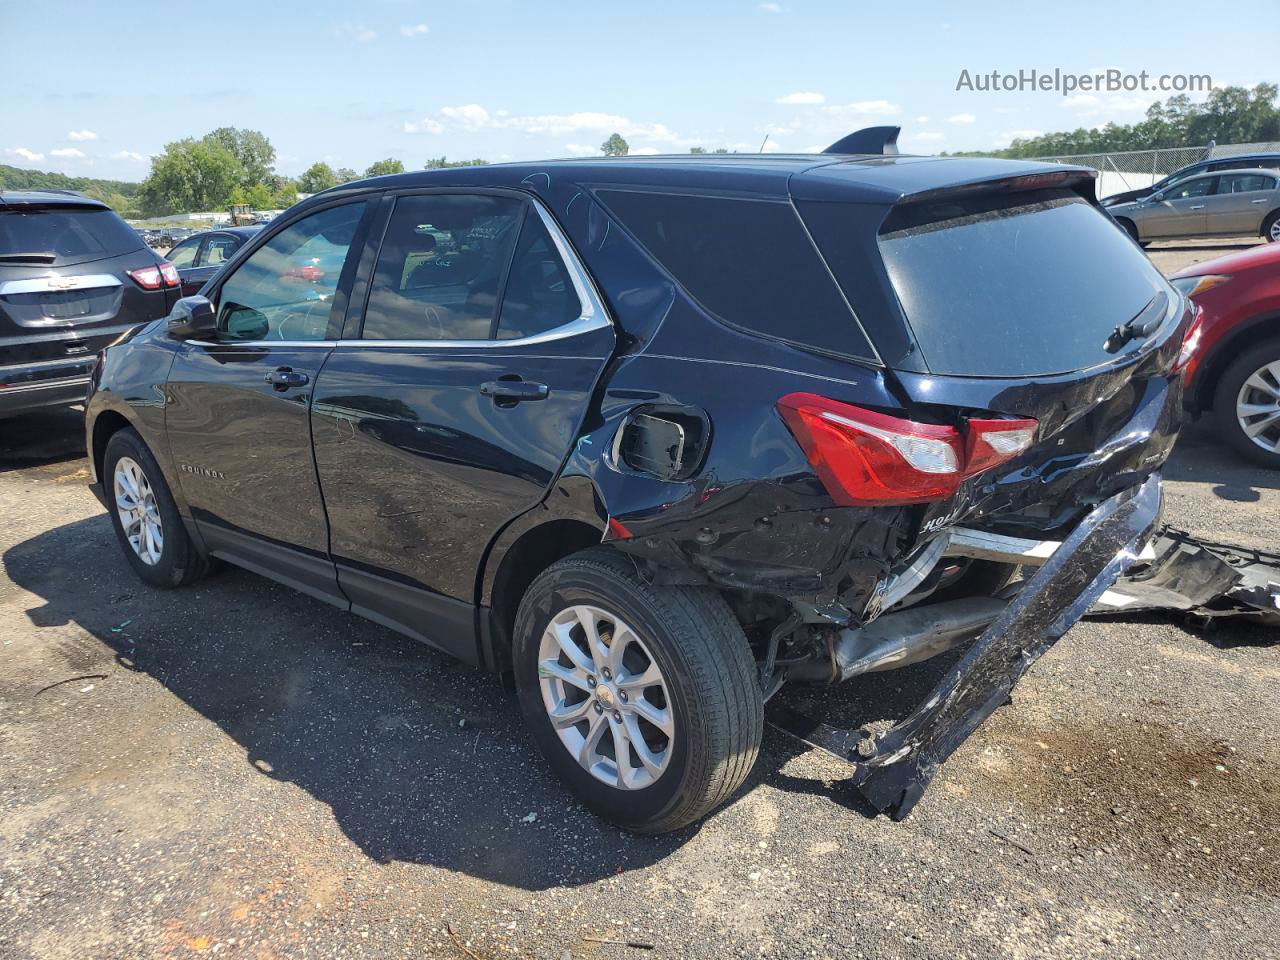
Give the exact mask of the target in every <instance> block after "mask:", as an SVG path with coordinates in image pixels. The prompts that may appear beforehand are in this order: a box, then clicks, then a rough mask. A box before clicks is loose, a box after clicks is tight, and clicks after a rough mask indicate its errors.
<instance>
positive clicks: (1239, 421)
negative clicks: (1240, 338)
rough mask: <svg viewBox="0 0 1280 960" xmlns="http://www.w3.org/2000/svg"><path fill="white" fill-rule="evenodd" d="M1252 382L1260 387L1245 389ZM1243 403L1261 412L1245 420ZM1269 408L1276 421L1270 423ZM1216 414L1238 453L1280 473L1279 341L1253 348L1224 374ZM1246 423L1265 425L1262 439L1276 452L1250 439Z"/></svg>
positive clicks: (1215, 403) (1217, 393) (1215, 401)
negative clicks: (1239, 405) (1272, 409)
mask: <svg viewBox="0 0 1280 960" xmlns="http://www.w3.org/2000/svg"><path fill="white" fill-rule="evenodd" d="M1251 378H1256V379H1252V380H1251ZM1251 382H1252V383H1254V384H1257V386H1248V387H1247V389H1246V385H1248V384H1250V383H1251ZM1240 403H1245V404H1248V405H1249V406H1250V407H1257V408H1260V409H1259V410H1258V411H1257V412H1254V413H1249V414H1245V415H1244V416H1243V417H1242V414H1241V411H1240V409H1239V408H1238V406H1237V404H1240ZM1268 406H1274V408H1275V410H1274V413H1275V419H1270V418H1271V412H1270V411H1268V410H1266V409H1265V408H1266V407H1268ZM1213 412H1214V416H1216V417H1217V419H1218V425H1219V427H1220V429H1221V432H1222V434H1223V436H1224V437H1226V439H1227V442H1228V443H1230V444H1231V445H1232V446H1233V447H1235V449H1236V451H1237V452H1239V453H1240V454H1242V455H1243V456H1245V457H1247V458H1248V459H1250V460H1252V461H1253V462H1254V463H1256V464H1259V465H1260V466H1263V467H1270V468H1271V469H1273V470H1276V469H1280V339H1276V340H1266V341H1264V342H1262V343H1259V344H1257V345H1256V346H1253V347H1251V348H1250V349H1248V350H1246V351H1245V352H1244V353H1243V354H1241V355H1240V356H1239V357H1237V358H1236V360H1235V362H1234V363H1232V364H1231V366H1229V367H1227V369H1226V370H1224V371H1223V373H1222V376H1220V377H1219V378H1218V385H1217V388H1216V389H1215V390H1214V395H1213ZM1246 422H1247V423H1249V424H1250V425H1252V426H1256V425H1258V424H1265V426H1264V427H1263V429H1262V430H1261V432H1260V434H1259V436H1260V437H1261V439H1262V441H1263V443H1266V444H1268V445H1273V446H1275V448H1276V449H1271V450H1268V449H1265V448H1264V447H1263V446H1262V445H1261V444H1260V443H1258V442H1257V440H1255V438H1254V437H1251V436H1250V435H1249V433H1248V432H1247V431H1246Z"/></svg>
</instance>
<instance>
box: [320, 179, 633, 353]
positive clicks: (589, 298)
mask: <svg viewBox="0 0 1280 960" xmlns="http://www.w3.org/2000/svg"><path fill="white" fill-rule="evenodd" d="M450 192H451V193H459V192H463V191H460V190H452V191H450ZM526 199H527V200H528V201H529V203H531V204H532V205H533V209H534V210H536V211H537V213H538V217H539V218H540V219H541V220H542V225H543V226H544V227H546V229H547V233H548V234H549V235H550V236H551V242H552V243H554V244H555V247H556V252H557V253H559V254H560V259H561V261H563V263H564V265H565V268H566V269H567V270H568V271H569V279H570V280H571V281H572V283H573V290H574V293H576V294H577V295H578V303H579V305H580V307H581V311H582V312H581V313H579V314H578V317H577V319H575V320H570V321H569V322H568V323H562V324H561V325H560V326H558V327H553V328H552V329H550V330H544V331H543V332H542V333H535V334H533V335H532V336H528V337H512V338H510V339H507V340H498V339H494V340H376V339H364V338H362V337H351V338H349V339H342V340H339V341H338V345H339V346H350V345H352V344H359V345H360V346H361V347H370V348H373V349H388V348H395V349H404V348H405V347H420V348H424V349H432V350H436V349H440V348H443V347H449V348H452V349H455V350H492V349H494V348H502V347H523V346H533V345H536V344H539V343H548V342H551V341H554V340H564V339H566V338H567V337H576V336H579V335H580V334H584V333H589V332H591V331H592V330H599V329H601V328H602V327H609V326H612V325H613V324H612V321H611V320H610V319H609V315H608V313H607V312H606V311H605V309H604V302H603V301H602V300H601V298H600V294H599V292H598V291H597V290H596V286H595V281H593V280H592V279H591V274H590V273H589V272H588V271H587V268H586V267H585V266H584V265H583V263H582V261H581V260H580V259H579V258H578V254H577V252H576V251H575V250H574V249H573V247H572V246H570V244H569V241H568V239H566V238H565V236H564V234H563V233H562V232H561V230H560V225H559V224H558V223H556V221H555V220H554V219H553V218H552V216H551V214H550V213H548V212H547V210H546V208H545V207H544V206H543V204H542V201H541V200H539V199H538V198H537V197H535V196H533V195H526ZM391 215H392V216H395V211H394V210H393V211H392V213H391Z"/></svg>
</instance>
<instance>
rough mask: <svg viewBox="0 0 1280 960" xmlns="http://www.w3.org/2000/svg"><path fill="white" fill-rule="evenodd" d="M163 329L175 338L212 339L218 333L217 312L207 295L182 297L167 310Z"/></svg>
mask: <svg viewBox="0 0 1280 960" xmlns="http://www.w3.org/2000/svg"><path fill="white" fill-rule="evenodd" d="M165 330H166V332H167V333H168V334H169V336H171V337H173V339H175V340H212V339H213V338H214V337H215V336H216V335H217V333H218V314H217V311H215V310H214V309H213V304H212V303H210V302H209V298H208V297H201V296H194V297H183V298H182V299H181V300H179V301H178V302H177V303H175V304H174V305H173V309H172V310H170V311H169V319H168V321H167V323H166V325H165Z"/></svg>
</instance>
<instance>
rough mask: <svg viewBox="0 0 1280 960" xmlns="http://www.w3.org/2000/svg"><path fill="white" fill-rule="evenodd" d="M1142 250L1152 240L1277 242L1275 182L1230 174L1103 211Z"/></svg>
mask: <svg viewBox="0 0 1280 960" xmlns="http://www.w3.org/2000/svg"><path fill="white" fill-rule="evenodd" d="M1107 212H1108V213H1110V214H1111V215H1112V216H1113V217H1115V219H1116V222H1117V223H1119V224H1120V226H1122V227H1124V228H1125V229H1126V230H1128V231H1129V235H1130V236H1132V237H1133V239H1135V240H1137V241H1138V242H1139V243H1141V244H1142V245H1143V246H1144V247H1145V246H1146V245H1147V244H1148V243H1150V242H1151V241H1152V240H1189V239H1195V238H1197V237H1240V236H1255V237H1256V236H1262V237H1265V238H1266V239H1268V240H1270V241H1272V242H1275V241H1278V240H1280V176H1278V175H1277V173H1276V171H1275V170H1262V169H1257V170H1232V171H1230V172H1225V171H1224V172H1222V173H1208V174H1201V175H1200V176H1196V177H1191V178H1190V179H1187V180H1183V181H1182V182H1181V183H1178V184H1176V185H1174V186H1172V187H1170V188H1168V189H1167V190H1162V191H1160V192H1159V193H1154V194H1152V195H1151V196H1149V197H1147V198H1145V199H1143V200H1134V201H1132V202H1130V203H1119V204H1116V205H1115V206H1113V207H1108V208H1107Z"/></svg>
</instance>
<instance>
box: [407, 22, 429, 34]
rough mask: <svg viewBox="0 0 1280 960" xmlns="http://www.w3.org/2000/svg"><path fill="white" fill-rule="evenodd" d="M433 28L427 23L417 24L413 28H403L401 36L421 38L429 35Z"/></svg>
mask: <svg viewBox="0 0 1280 960" xmlns="http://www.w3.org/2000/svg"><path fill="white" fill-rule="evenodd" d="M430 29H431V28H430V27H428V26H427V25H426V24H425V23H415V24H413V25H412V26H408V27H401V28H400V36H402V37H420V36H422V35H423V34H424V33H427V32H428V31H429V30H430Z"/></svg>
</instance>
